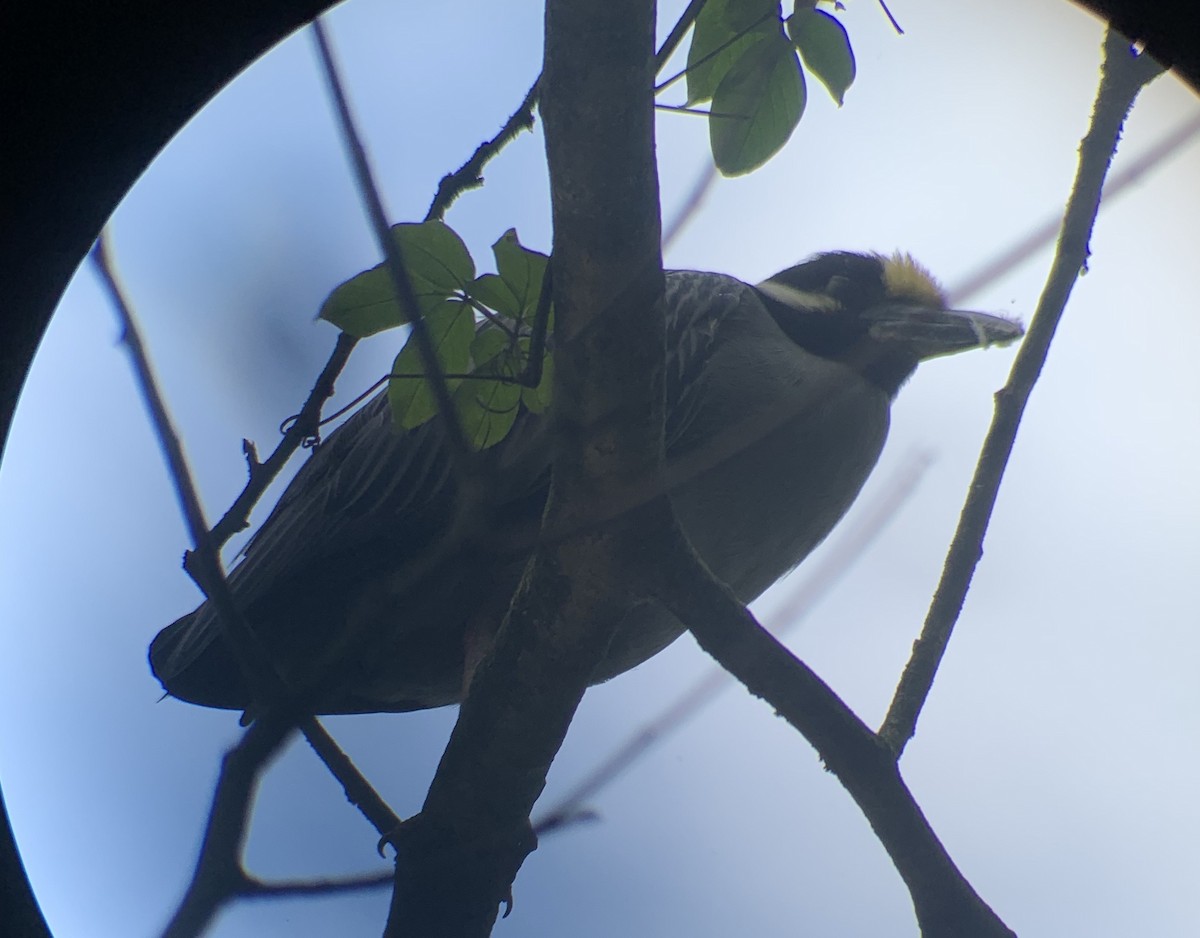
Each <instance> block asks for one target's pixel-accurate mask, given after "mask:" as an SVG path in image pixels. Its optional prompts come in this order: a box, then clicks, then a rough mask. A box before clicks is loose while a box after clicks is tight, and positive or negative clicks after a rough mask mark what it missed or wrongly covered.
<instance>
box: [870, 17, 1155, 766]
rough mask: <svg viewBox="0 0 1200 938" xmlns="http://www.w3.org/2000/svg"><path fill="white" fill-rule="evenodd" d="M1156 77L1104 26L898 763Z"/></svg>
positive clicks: (895, 701) (927, 639)
mask: <svg viewBox="0 0 1200 938" xmlns="http://www.w3.org/2000/svg"><path fill="white" fill-rule="evenodd" d="M1161 71H1162V68H1161V67H1160V66H1159V65H1158V64H1157V63H1155V62H1154V61H1153V60H1152V59H1150V58H1149V56H1145V55H1141V56H1138V55H1135V54H1134V53H1133V50H1132V48H1131V46H1130V43H1129V40H1127V39H1125V38H1124V37H1123V36H1121V35H1120V34H1119V33H1117V32H1116V31H1114V30H1112V29H1110V30H1109V31H1108V32H1107V34H1106V35H1105V40H1104V64H1103V68H1102V72H1101V79H1100V88H1099V90H1098V91H1097V94H1096V103H1095V107H1094V109H1093V111H1092V124H1091V127H1089V128H1088V132H1087V134H1086V136H1084V138H1083V142H1082V144H1081V145H1080V148H1079V168H1078V171H1077V173H1076V176H1075V183H1074V186H1073V187H1072V189H1071V197H1070V200H1069V201H1068V202H1067V208H1066V213H1065V215H1064V217H1063V223H1062V234H1061V235H1060V236H1059V241H1058V249H1057V251H1056V253H1055V257H1054V262H1053V264H1052V265H1051V268H1050V274H1049V276H1048V277H1047V280H1046V286H1045V288H1044V290H1043V291H1042V296H1041V299H1040V300H1039V301H1038V307H1037V311H1036V312H1035V314H1034V317H1033V321H1032V322H1031V323H1030V327H1029V332H1028V334H1027V335H1026V336H1025V341H1024V342H1023V343H1022V344H1021V348H1020V350H1019V351H1018V352H1017V355H1016V358H1015V359H1014V361H1013V365H1012V371H1011V372H1010V373H1009V379H1008V383H1007V384H1006V385H1005V387H1004V388H1003V389H1002V390H1001V391H999V392H998V393H997V394H996V407H995V416H994V418H993V420H992V425H991V428H990V429H989V430H988V435H987V438H986V440H985V441H984V444H983V450H982V452H981V453H980V456H979V462H978V464H977V466H976V469H975V476H974V478H973V479H972V480H971V487H970V489H969V495H968V497H967V501H966V504H964V505H963V510H962V514H961V515H960V516H959V521H958V529H957V530H956V531H955V533H954V540H953V541H952V542H951V545H950V549H949V551H948V553H947V555H946V563H945V566H944V568H943V570H942V579H941V582H940V583H939V584H938V588H937V591H936V592H935V593H934V597H933V601H932V603H931V604H930V607H929V612H928V614H927V615H926V618H925V625H924V627H923V629H922V631H921V637H920V638H919V639H918V640H917V641H916V643H915V644H914V646H913V653H912V656H911V657H910V658H909V661H908V664H907V665H905V668H904V673H903V675H902V676H901V678H900V683H899V685H898V686H897V688H896V693H895V696H894V697H893V698H892V703H891V706H890V708H889V709H888V713H887V717H886V718H885V719H884V722H883V726H882V727H881V728H880V731H879V734H880V736H881V737H882V738H883V740H884V741H885V743H886V744H887V745H888V746H889V747H890V748H891V749H892V751H893V752H894V753H895V756H896V758H897V759H899V758H900V755H901V754H902V753H903V751H904V747H905V746H906V745H907V743H908V741H909V740H910V739H912V737H913V734H914V733H915V732H916V726H917V719H918V717H919V716H920V713H921V708H922V707H923V706H924V704H925V700H926V699H927V697H928V696H929V691H930V688H931V687H932V686H933V679H934V676H935V675H936V674H937V669H938V665H939V664H940V663H941V660H942V656H943V654H945V651H946V645H947V644H948V643H949V641H950V635H951V633H952V632H953V630H954V624H955V622H956V621H957V619H958V615H959V612H960V611H961V609H962V604H963V601H964V599H965V598H966V595H967V589H968V587H969V586H970V584H971V578H972V576H973V575H974V573H975V566H976V564H977V563H978V562H979V558H980V556H982V553H983V538H984V535H985V534H986V532H987V527H988V521H989V519H990V518H991V513H992V508H993V506H994V505H995V503H996V495H997V493H998V492H999V490H1000V482H1001V480H1002V479H1003V477H1004V469H1005V467H1006V465H1007V463H1008V458H1009V455H1010V454H1011V453H1012V448H1013V443H1014V441H1015V439H1016V435H1017V428H1018V426H1019V425H1020V422H1021V416H1022V414H1023V413H1024V410H1025V405H1026V403H1027V402H1028V400H1029V395H1030V393H1031V392H1032V391H1033V386H1034V384H1035V383H1036V382H1037V379H1038V376H1039V375H1040V374H1041V371H1042V367H1043V365H1044V364H1045V362H1046V356H1047V354H1048V353H1049V350H1050V342H1051V340H1052V339H1053V338H1054V332H1055V329H1056V328H1057V327H1058V323H1059V320H1060V319H1061V318H1062V314H1063V310H1064V308H1065V307H1066V304H1067V299H1068V298H1069V297H1070V295H1071V289H1072V288H1073V287H1074V285H1075V281H1076V279H1077V278H1078V276H1079V273H1080V271H1081V270H1083V269H1084V268H1085V266H1086V264H1087V259H1088V255H1089V249H1088V240H1089V238H1090V237H1091V232H1092V226H1093V225H1094V224H1095V221H1096V213H1097V211H1098V209H1099V207H1100V194H1101V190H1102V189H1103V186H1104V178H1105V176H1106V174H1107V172H1108V167H1109V165H1110V164H1111V163H1112V159H1113V156H1114V154H1115V153H1116V149H1117V141H1118V140H1119V138H1120V133H1121V127H1122V125H1123V124H1124V122H1125V118H1126V116H1127V115H1128V114H1129V109H1130V108H1131V107H1132V106H1133V102H1134V99H1135V98H1136V97H1137V94H1138V91H1139V90H1140V89H1141V88H1142V86H1143V85H1144V84H1146V82H1148V81H1150V80H1151V79H1152V78H1154V77H1155V76H1156V75H1158V74H1159V73H1161Z"/></svg>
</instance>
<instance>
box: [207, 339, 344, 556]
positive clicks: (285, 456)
mask: <svg viewBox="0 0 1200 938" xmlns="http://www.w3.org/2000/svg"><path fill="white" fill-rule="evenodd" d="M357 344H358V339H356V338H354V336H351V335H348V334H347V333H345V332H342V333H340V334H339V335H338V338H337V342H336V343H335V344H334V347H333V353H332V354H331V355H330V356H329V361H327V362H326V363H325V367H324V368H322V369H321V374H320V377H318V378H317V381H316V384H314V385H313V388H312V390H311V391H310V392H309V395H308V400H306V401H305V402H304V406H303V407H302V408H301V409H300V413H298V414H297V415H296V416H294V417H290V418H288V422H287V425H286V426H287V429H286V430H284V433H283V439H282V440H280V441H279V444H278V445H277V446H276V447H275V451H274V452H272V453H271V455H270V456H269V457H267V461H266V462H261V463H260V462H258V461H257V459H255V458H253V457H252V456H251V455H250V454H247V456H248V459H247V461H248V464H249V469H250V478H249V479H248V480H247V482H246V487H245V488H244V489H242V491H241V494H239V495H238V497H237V498H236V499H235V500H234V502H233V504H232V505H230V506H229V510H228V511H226V512H225V514H224V515H223V516H222V517H221V520H220V521H218V522H217V524H216V527H214V528H213V533H212V537H213V542H214V543H215V544H216V545H217V547H222V546H224V544H225V542H226V541H228V540H229V539H230V538H231V537H232V536H233V535H234V534H236V533H237V532H238V531H243V530H245V529H246V528H247V527H249V524H250V512H251V510H252V509H253V508H254V506H255V505H256V504H257V503H258V500H259V499H260V498H261V497H262V494H263V492H265V491H266V490H267V487H268V486H269V485H270V484H271V483H272V482H274V481H275V477H276V476H278V475H279V473H280V471H282V469H283V467H284V466H285V465H286V464H287V461H288V460H289V459H291V458H292V455H293V454H294V453H295V452H296V450H297V449H299V448H300V447H301V446H303V445H310V444H311V441H313V440H316V439H319V438H320V428H321V427H322V426H324V424H326V423H327V422H328V421H327V420H322V419H321V408H323V407H324V406H325V402H326V401H328V400H329V398H330V397H332V396H333V388H334V382H335V381H336V380H337V378H338V376H339V375H340V374H341V373H342V369H343V368H345V367H346V362H347V361H348V360H349V358H350V353H351V352H352V351H354V346H355V345H357Z"/></svg>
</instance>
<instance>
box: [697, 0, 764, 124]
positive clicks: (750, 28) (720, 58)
mask: <svg viewBox="0 0 1200 938" xmlns="http://www.w3.org/2000/svg"><path fill="white" fill-rule="evenodd" d="M778 22H779V2H778V0H708V2H707V3H706V4H705V5H704V8H703V9H702V10H701V11H700V15H699V16H698V17H697V18H696V25H695V28H694V29H693V31H692V44H691V45H690V46H689V47H688V61H687V103H688V104H689V105H694V104H699V103H701V102H703V101H707V100H709V99H710V98H711V97H712V96H713V94H714V93H715V92H716V90H717V86H718V85H720V83H721V79H723V78H724V77H725V75H726V73H727V72H728V71H729V70H730V68H732V67H733V66H734V64H735V63H737V61H738V60H739V59H740V58H741V57H742V55H743V53H745V51H746V50H747V49H749V48H750V47H751V46H753V45H754V44H755V43H757V42H758V41H759V40H760V39H762V38H763V37H764V36H768V35H770V34H771V33H773V32H776V31H777V30H778Z"/></svg>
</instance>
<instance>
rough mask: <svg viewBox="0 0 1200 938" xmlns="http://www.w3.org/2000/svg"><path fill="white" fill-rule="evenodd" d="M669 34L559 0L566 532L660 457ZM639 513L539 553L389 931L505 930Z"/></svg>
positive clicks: (545, 102) (553, 42) (556, 75)
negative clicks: (655, 77) (658, 119)
mask: <svg viewBox="0 0 1200 938" xmlns="http://www.w3.org/2000/svg"><path fill="white" fill-rule="evenodd" d="M653 28H654V22H653V4H652V3H649V2H646V0H612V2H607V3H603V4H580V3H576V2H574V0H551V2H550V3H549V4H548V6H547V12H546V59H545V69H544V71H543V88H542V104H541V110H542V117H543V121H544V126H545V134H546V149H547V157H548V162H549V168H550V177H551V191H552V196H553V209H554V262H553V263H554V284H553V289H554V306H555V310H556V311H557V312H556V330H555V338H556V348H555V356H556V360H557V361H558V362H559V363H560V367H558V368H556V369H555V383H554V398H553V403H552V405H551V406H552V408H553V413H554V418H553V419H554V420H555V421H556V423H557V425H558V426H559V427H560V428H562V436H561V440H560V444H561V445H560V447H559V452H558V453H557V454H556V458H555V462H554V469H553V472H554V475H553V482H552V485H551V493H550V499H549V502H548V504H547V508H546V518H547V522H546V523H547V524H548V525H554V526H555V527H556V528H557V529H568V528H570V527H571V522H572V520H573V519H574V518H575V512H578V511H582V510H586V507H587V506H588V505H589V504H590V501H591V500H592V499H596V498H599V499H604V498H605V497H606V496H607V495H608V489H609V488H611V487H613V486H617V485H620V484H621V482H622V480H625V479H628V478H645V477H652V476H654V475H655V474H656V468H657V467H660V466H661V449H662V443H661V441H662V417H663V414H662V385H661V381H662V361H663V358H664V348H663V345H664V327H663V322H662V315H661V309H658V304H657V301H658V300H659V298H660V297H661V294H662V286H663V283H662V269H661V262H660V260H659V238H660V230H659V223H658V213H657V208H658V189H657V177H656V175H655V166H654V159H653V141H654V137H653V121H654V114H653V97H652V83H653V81H652V55H651V52H652V49H653V45H652V43H653ZM617 127H619V128H621V132H620V133H614V132H612V130H613V128H617ZM656 310H657V312H658V315H653V313H654V312H655V311H656ZM664 501H665V500H660V502H655V503H654V505H652V506H651V507H659V506H660V503H662V502H664ZM636 525H637V521H636V519H633V518H629V517H622V518H620V519H618V520H617V521H615V522H614V523H613V524H612V525H610V526H606V527H605V529H603V530H600V531H594V530H593V531H588V532H587V533H585V534H581V535H579V536H576V537H570V538H566V539H564V540H563V541H562V542H561V543H560V544H556V545H554V546H553V547H549V546H546V545H540V546H539V547H538V548H537V549H536V550H535V552H534V557H533V560H532V562H531V564H530V565H529V567H528V568H527V570H526V574H525V577H524V578H523V580H522V584H521V587H520V588H519V590H518V593H517V595H516V597H514V599H513V603H512V606H511V609H510V612H509V615H508V617H507V618H506V620H505V622H504V624H503V625H502V626H501V628H500V632H499V634H498V636H497V637H496V640H495V645H494V647H493V649H492V650H491V653H490V654H489V655H488V656H487V657H486V658H485V659H484V661H483V662H482V664H481V665H480V667H479V669H478V670H477V671H476V673H475V675H474V678H473V679H472V682H471V685H470V689H469V693H468V696H467V699H466V701H465V702H464V704H463V707H462V709H461V711H460V713H459V719H458V722H457V724H456V726H455V728H454V732H453V734H452V735H451V739H450V742H449V744H448V746H447V748H446V752H445V754H444V755H443V757H442V762H441V765H440V766H439V768H438V772H437V775H436V777H435V779H434V782H433V785H432V786H431V787H430V791H429V794H428V796H427V798H426V800H425V804H424V806H423V808H422V810H421V813H420V814H418V815H417V816H416V818H414V819H411V820H410V821H408V822H406V823H405V824H404V825H403V826H402V827H401V829H400V832H399V836H398V837H397V838H395V839H394V843H395V845H396V848H397V854H398V855H397V877H396V891H395V893H394V897H393V905H392V909H391V914H390V916H389V921H388V928H387V931H386V933H385V934H387V935H400V934H414V935H421V936H423V938H424V936H441V935H445V936H451V935H453V936H455V938H459V936H484V935H487V934H488V933H489V932H490V930H491V927H492V924H493V922H494V921H495V917H496V913H497V909H498V907H499V906H500V905H501V904H503V903H504V902H505V901H506V898H507V896H508V895H509V889H510V884H511V883H512V880H513V877H514V876H515V875H516V872H517V870H518V869H519V867H520V865H521V863H522V862H523V861H524V858H525V856H526V855H527V854H528V852H529V851H530V850H531V849H533V847H534V845H535V841H534V838H533V835H532V831H531V830H530V828H529V820H528V818H529V811H530V809H531V808H532V805H533V803H534V801H535V800H536V798H537V796H538V795H539V794H540V792H541V790H542V787H543V786H544V784H545V775H546V771H547V769H548V767H549V765H550V762H551V760H552V759H553V758H554V755H555V753H556V752H557V750H558V747H559V746H560V745H561V742H562V739H563V736H564V734H565V733H566V730H567V727H568V726H569V724H570V721H571V717H572V715H573V713H574V710H575V707H576V706H577V705H578V702H579V699H580V698H581V697H582V694H583V691H584V689H585V687H586V686H587V684H588V683H589V678H590V677H591V676H592V674H593V673H594V669H595V666H596V663H597V661H599V660H600V657H601V656H602V654H603V653H604V650H605V649H606V648H607V646H608V644H609V641H610V639H611V635H612V633H613V631H614V630H615V628H616V625H617V622H618V621H619V619H620V618H621V617H622V616H623V615H624V613H625V611H626V609H627V608H628V599H627V597H626V596H625V595H624V586H623V576H622V569H621V568H622V567H623V565H624V564H625V563H628V562H631V558H632V557H634V556H636V554H634V553H632V552H631V550H630V548H631V547H633V546H634V544H635V543H636V541H635V540H634V534H635V531H636Z"/></svg>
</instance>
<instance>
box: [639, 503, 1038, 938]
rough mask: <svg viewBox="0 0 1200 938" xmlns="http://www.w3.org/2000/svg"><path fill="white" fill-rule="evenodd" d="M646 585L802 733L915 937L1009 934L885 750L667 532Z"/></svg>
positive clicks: (997, 937)
mask: <svg viewBox="0 0 1200 938" xmlns="http://www.w3.org/2000/svg"><path fill="white" fill-rule="evenodd" d="M653 552H654V555H655V556H657V557H659V558H660V559H661V566H660V567H659V568H658V569H655V570H652V571H647V574H646V575H647V576H648V577H653V578H654V580H653V582H651V583H649V584H648V588H649V589H652V590H654V591H655V595H657V597H658V599H659V601H660V602H662V604H663V605H664V606H666V608H667V609H669V610H670V611H671V612H672V613H673V614H674V615H675V616H676V617H677V618H678V619H679V620H680V621H681V622H684V623H686V624H687V626H688V628H689V629H690V630H691V632H692V634H693V635H694V636H695V637H696V640H697V641H698V642H699V643H700V646H701V647H702V648H703V649H704V650H705V651H706V652H708V653H709V654H710V655H712V656H713V657H714V658H715V659H716V660H717V661H718V663H720V665H721V666H722V667H724V668H725V669H726V670H727V671H729V672H730V673H731V674H733V675H734V676H735V677H737V678H738V679H739V680H740V681H741V682H742V683H743V684H745V685H746V688H747V689H748V690H749V691H750V692H751V693H752V694H755V695H756V696H758V697H761V698H763V699H764V700H765V701H767V703H769V704H770V705H771V706H772V707H773V708H774V709H775V711H776V712H777V713H779V714H780V715H781V716H782V717H784V719H786V720H787V721H788V722H789V723H791V724H792V726H794V727H795V728H796V729H798V730H799V731H800V732H801V733H803V734H804V737H805V738H806V739H807V740H808V741H809V742H810V743H811V744H812V745H813V746H814V747H815V748H816V750H817V753H818V754H819V755H820V757H821V759H822V761H823V762H824V763H825V767H826V768H828V769H829V770H830V771H831V772H833V773H834V775H836V776H837V777H838V780H839V781H840V782H841V783H842V784H843V785H844V786H845V788H846V790H847V791H848V792H849V793H850V795H851V797H852V798H853V799H854V801H855V803H856V804H858V806H859V808H860V809H861V810H862V812H863V814H864V815H865V816H866V818H867V820H868V821H869V822H870V824H871V827H872V829H873V830H874V831H875V835H876V837H878V838H879V841H880V843H882V844H883V846H884V849H886V850H887V852H888V855H889V856H890V857H891V858H892V862H893V863H894V864H895V866H896V869H897V871H898V872H899V873H900V875H901V877H902V878H903V879H904V882H905V885H907V886H908V890H909V894H910V895H911V896H912V900H913V907H914V910H915V912H916V916H917V921H918V922H919V923H920V926H921V934H922V935H923V936H924V938H962V936H963V935H971V936H972V938H1014V936H1013V932H1012V931H1011V930H1009V928H1008V927H1007V926H1006V925H1005V924H1004V923H1003V922H1002V921H1001V920H1000V919H999V918H998V917H997V916H996V914H995V912H993V911H992V910H991V909H990V908H989V907H988V905H987V904H986V903H985V902H984V901H983V899H982V898H980V896H979V895H978V894H977V893H976V892H975V890H974V889H973V888H972V886H971V884H970V883H969V882H968V881H967V880H966V878H965V877H964V876H963V875H962V873H961V872H959V870H958V868H957V867H956V866H955V865H954V861H953V860H951V858H950V855H949V854H948V853H947V852H946V850H945V848H944V847H943V846H942V844H941V842H940V841H939V840H938V838H937V835H936V834H935V833H934V832H933V829H932V828H931V827H930V826H929V822H928V821H927V820H926V819H925V816H924V814H923V813H922V812H921V809H920V806H919V805H918V804H917V803H916V800H915V799H914V798H913V796H912V794H911V792H909V790H908V787H907V786H906V785H905V784H904V780H903V778H901V776H900V770H899V766H897V764H896V762H895V760H894V759H893V758H892V753H891V752H890V750H889V749H888V748H887V746H885V745H884V744H883V742H882V741H881V740H880V739H879V737H877V736H876V735H875V734H874V733H873V732H871V730H870V728H869V727H868V726H867V725H866V724H865V723H863V722H862V721H861V720H860V719H859V718H858V717H857V716H855V715H854V713H853V712H852V711H851V710H850V708H849V707H847V706H846V705H845V704H844V703H843V702H842V701H841V699H839V698H838V696H837V694H835V693H834V692H833V691H832V690H831V689H830V688H829V686H828V685H827V684H825V682H824V681H822V680H821V679H820V678H819V677H818V676H817V675H816V674H814V673H813V671H812V670H810V669H809V668H808V666H807V665H805V664H804V663H803V662H802V661H800V660H799V659H798V658H796V657H795V656H793V655H792V653H791V652H789V651H788V650H787V648H786V647H784V646H783V645H781V644H780V643H779V642H778V640H776V639H775V638H774V637H772V636H771V634H770V633H769V632H767V631H766V629H764V628H763V627H762V626H761V625H759V624H758V622H757V621H755V619H754V616H753V615H751V613H750V611H749V610H748V609H746V608H745V607H744V606H743V605H742V604H741V603H740V602H739V601H738V600H737V598H736V597H735V596H734V595H733V593H732V592H731V591H730V590H729V588H728V587H726V586H724V585H723V584H721V583H719V582H718V581H717V580H716V579H714V578H713V577H712V575H711V574H709V573H708V571H707V570H706V569H705V568H704V565H703V561H701V560H700V559H699V557H697V556H696V555H695V553H694V552H693V551H692V549H691V547H690V546H689V545H688V544H687V543H686V540H685V538H684V535H683V532H682V531H681V530H680V529H679V528H678V527H676V528H675V529H674V531H671V532H667V533H665V534H664V536H663V537H662V539H661V540H660V542H659V543H658V544H657V545H655V548H654V551H653Z"/></svg>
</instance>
